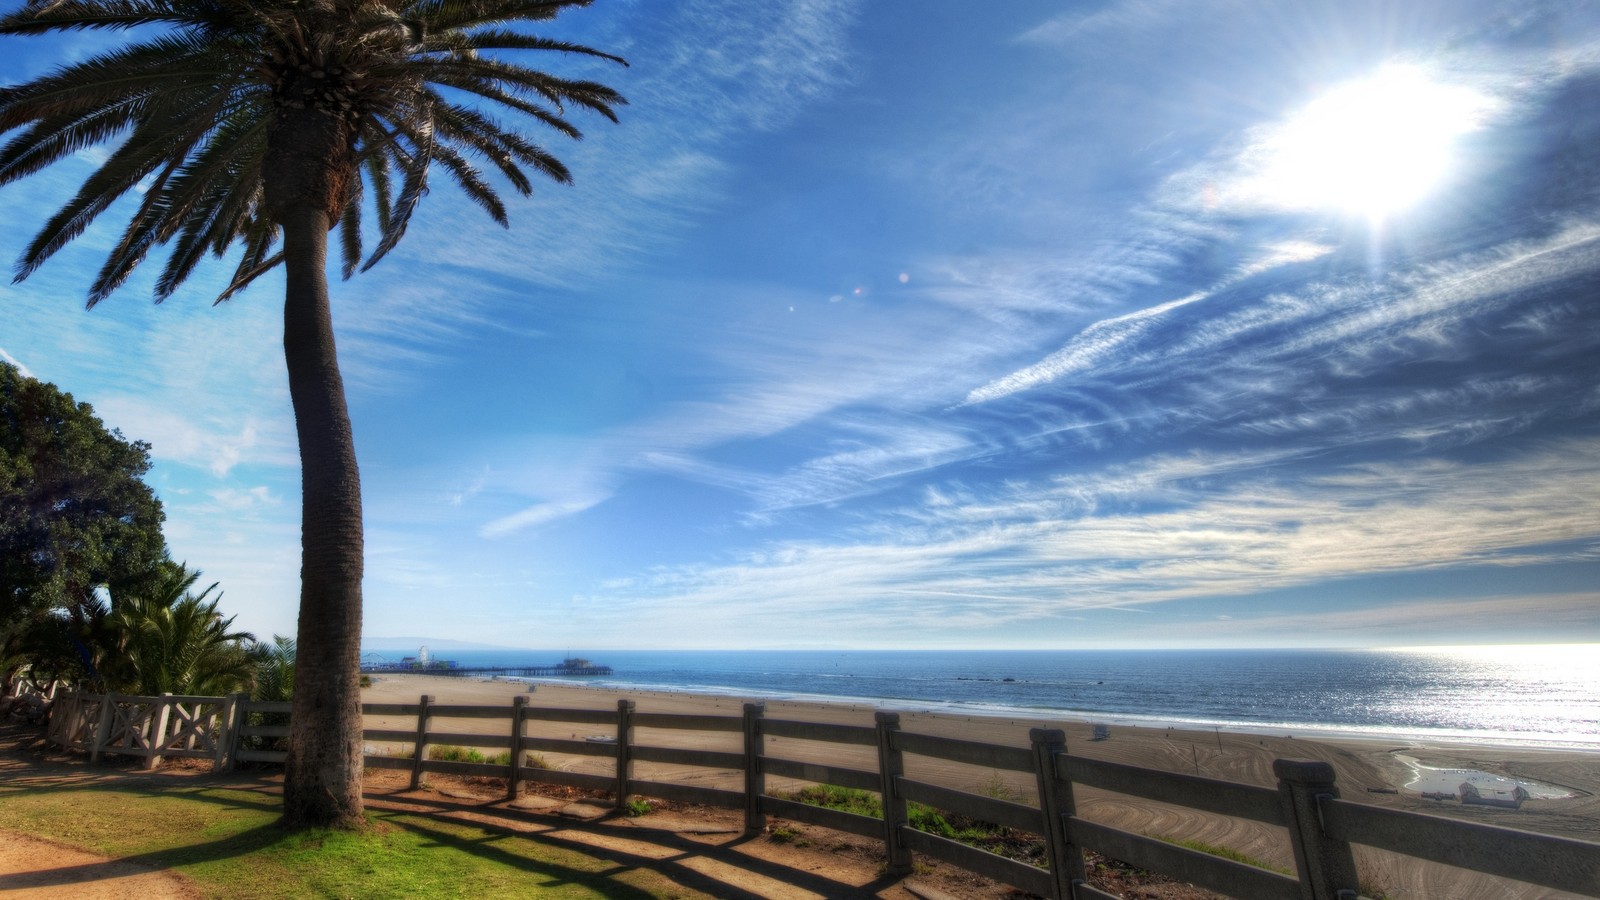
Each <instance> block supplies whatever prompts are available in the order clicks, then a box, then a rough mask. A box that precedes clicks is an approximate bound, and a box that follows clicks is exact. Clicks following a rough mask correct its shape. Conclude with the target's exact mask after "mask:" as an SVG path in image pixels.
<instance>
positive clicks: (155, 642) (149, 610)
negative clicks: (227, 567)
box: [98, 560, 255, 697]
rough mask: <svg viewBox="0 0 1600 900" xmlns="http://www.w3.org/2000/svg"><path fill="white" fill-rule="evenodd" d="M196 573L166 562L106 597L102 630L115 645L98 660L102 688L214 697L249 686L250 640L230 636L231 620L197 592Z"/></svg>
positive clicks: (216, 601) (236, 634)
mask: <svg viewBox="0 0 1600 900" xmlns="http://www.w3.org/2000/svg"><path fill="white" fill-rule="evenodd" d="M199 579H200V573H199V572H198V571H196V570H191V569H189V568H188V567H187V566H185V565H183V564H181V563H175V562H172V561H171V560H164V561H163V562H162V563H161V564H159V565H158V566H157V570H156V572H155V573H154V577H152V578H150V579H147V580H146V582H145V585H144V586H143V588H142V589H140V590H133V591H127V592H124V593H122V594H120V595H119V594H118V593H117V592H115V591H114V592H113V593H112V595H111V614H110V616H109V621H108V624H109V626H110V628H109V629H108V631H107V632H106V633H107V634H108V635H109V637H110V638H111V640H112V641H114V645H113V646H111V647H107V648H104V649H105V651H106V652H104V653H103V654H102V656H101V658H100V660H99V662H98V665H99V668H100V672H101V674H102V676H103V678H104V679H105V683H106V686H107V687H108V688H110V689H111V690H115V691H119V692H122V693H129V694H138V695H140V696H146V697H152V696H156V695H159V694H164V693H166V694H200V695H205V696H219V695H222V694H227V693H230V692H232V691H236V690H238V689H239V688H240V687H243V686H245V685H246V684H248V683H249V681H250V678H251V676H252V674H253V673H254V671H255V660H254V659H253V658H252V657H251V654H250V648H251V645H252V644H254V643H255V636H254V635H252V634H250V633H248V632H244V631H232V630H231V629H232V627H233V617H231V616H230V617H228V618H223V616H222V613H221V612H220V611H219V610H218V608H217V607H218V604H219V602H220V601H221V599H222V597H221V595H220V594H218V595H217V597H216V598H213V599H210V600H209V601H208V600H207V598H208V597H210V596H211V592H212V591H214V590H216V589H217V585H216V584H215V583H213V584H212V585H211V586H210V587H208V588H206V589H205V590H203V591H201V592H200V593H198V594H196V593H194V585H195V582H197V581H199Z"/></svg>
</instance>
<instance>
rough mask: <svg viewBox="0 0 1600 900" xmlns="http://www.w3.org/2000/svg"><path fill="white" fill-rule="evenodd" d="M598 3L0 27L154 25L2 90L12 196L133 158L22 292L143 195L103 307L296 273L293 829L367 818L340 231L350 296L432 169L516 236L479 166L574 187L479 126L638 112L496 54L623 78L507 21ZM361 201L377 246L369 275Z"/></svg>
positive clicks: (47, 2) (27, 266)
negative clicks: (53, 178) (221, 270)
mask: <svg viewBox="0 0 1600 900" xmlns="http://www.w3.org/2000/svg"><path fill="white" fill-rule="evenodd" d="M589 2H590V0H29V2H28V3H27V4H26V5H25V6H24V7H23V8H22V9H21V10H19V11H17V12H13V13H11V14H9V15H6V16H4V17H0V34H38V33H46V32H51V31H65V30H72V29H87V28H108V29H130V28H134V27H140V26H153V27H155V28H156V29H157V30H158V33H157V34H156V35H155V36H153V37H151V38H149V39H148V40H145V41H144V42H142V43H132V44H130V45H128V46H125V47H123V48H121V49H117V50H113V51H110V52H107V53H103V54H101V55H99V56H95V57H92V58H90V59H87V60H85V61H82V62H78V63H75V64H72V65H69V66H65V67H63V68H60V69H57V70H56V71H54V72H51V73H49V74H47V75H44V76H42V77H40V78H36V79H34V80H32V81H30V82H27V83H25V84H21V85H15V86H12V87H8V88H5V89H3V90H0V132H4V133H12V132H14V136H13V137H12V138H11V139H10V141H9V142H7V143H6V144H5V146H4V147H0V185H4V184H7V183H10V182H12V181H16V180H17V179H20V178H23V177H25V176H27V175H29V174H32V173H34V172H37V171H39V170H40V169H42V168H44V167H46V166H48V165H50V164H51V163H54V162H56V161H58V160H60V159H63V158H66V157H69V156H72V155H73V154H75V153H77V152H78V151H80V150H82V149H84V148H85V147H89V146H92V145H95V144H98V143H102V142H108V141H120V143H118V144H117V145H116V147H115V149H114V150H112V151H111V153H110V155H109V157H108V158H107V159H106V160H105V162H104V163H102V164H101V165H100V166H99V168H98V169H97V170H96V171H95V172H94V173H93V174H91V175H90V176H89V177H88V179H87V180H85V182H84V183H83V186H82V188H80V189H79V191H78V192H77V194H76V195H75V196H73V197H72V198H71V199H70V200H68V201H67V203H66V205H65V206H63V207H62V208H61V210H60V211H59V212H57V213H56V214H55V215H54V216H53V217H52V218H51V219H50V220H49V221H48V222H47V223H46V224H45V225H44V227H43V229H42V230H41V231H40V232H39V233H38V235H37V236H36V237H34V239H33V241H32V242H31V243H30V244H29V245H28V247H27V248H26V249H25V250H24V251H23V254H22V257H21V258H20V259H19V261H18V263H17V269H16V277H17V279H18V280H20V279H22V278H26V277H27V276H28V275H29V274H30V273H31V272H33V271H34V270H35V269H36V268H38V266H39V265H41V264H42V263H44V261H45V260H46V259H48V258H49V257H50V256H51V255H52V254H53V253H55V252H56V251H57V250H59V249H60V248H61V247H62V246H64V245H65V244H67V243H68V242H70V241H71V240H72V239H73V238H75V237H77V236H78V235H80V234H82V233H83V231H84V229H85V228H87V227H88V225H89V224H90V223H91V222H92V221H93V220H94V219H95V218H96V217H97V216H99V215H100V214H101V213H102V212H104V211H105V210H106V209H107V208H109V207H110V206H111V205H112V203H113V201H116V200H117V199H119V198H123V197H125V196H126V195H128V194H129V192H130V191H134V189H135V188H138V189H139V190H140V191H142V197H128V202H129V203H130V204H132V207H133V212H132V216H131V219H130V221H129V223H128V226H127V228H126V229H125V230H124V232H123V234H122V237H121V239H120V240H119V241H118V242H117V243H116V244H115V245H114V246H113V247H112V249H111V252H110V254H109V255H108V256H107V258H106V261H105V263H104V265H103V266H102V267H101V269H100V271H99V273H98V274H97V275H96V276H95V278H94V281H93V282H92V284H91V285H90V288H89V305H90V306H91V307H92V306H93V305H94V304H96V303H98V302H99V301H100V300H102V299H104V298H105V297H106V296H107V295H108V294H110V293H111V292H112V291H113V290H115V289H116V288H117V287H118V286H119V285H121V284H122V283H123V282H124V281H125V280H126V279H127V277H128V275H129V274H130V273H131V272H132V270H133V269H134V268H135V267H136V266H137V265H138V264H139V263H140V262H141V261H143V260H144V258H145V256H146V255H147V253H148V252H149V251H150V250H151V249H152V248H153V247H155V246H157V245H170V247H171V253H170V255H169V257H168V259H167V262H166V265H165V267H164V268H163V270H162V271H161V274H160V276H159V278H158V279H157V280H156V286H155V294H156V300H157V301H158V302H159V301H160V300H162V299H164V298H166V297H167V296H169V295H171V294H172V293H173V292H174V291H175V290H177V288H178V286H179V285H180V284H181V283H182V282H183V281H184V280H185V279H186V278H187V277H188V276H189V274H190V273H191V272H193V271H194V268H195V266H196V264H197V263H198V262H199V261H200V260H201V259H202V258H203V257H204V256H205V255H206V254H207V253H211V254H213V255H217V256H224V255H227V254H228V252H229V251H230V249H231V248H233V247H234V246H235V245H237V247H238V250H239V253H238V256H239V260H238V265H237V267H236V268H235V270H234V275H233V278H232V281H231V282H230V283H229V284H228V286H227V288H226V289H225V290H224V291H223V292H222V295H221V297H219V298H218V299H219V301H220V300H223V299H227V298H228V297H230V296H232V295H233V294H234V293H236V292H237V291H238V290H240V289H242V288H243V287H245V286H246V285H248V284H250V283H251V282H252V281H254V280H255V279H256V278H258V277H260V276H261V275H262V274H263V273H264V272H267V271H269V270H271V269H273V268H274V267H276V266H278V265H279V264H282V265H283V267H284V270H285V296H284V335H283V345H284V359H285V362H286V364H287V369H288V374H289V392H290V399H291V402H292V403H293V406H294V414H295V425H296V431H297V434H298V438H299V443H300V465H301V490H302V502H301V516H302V527H301V553H302V556H301V592H300V620H299V626H298V629H297V640H296V643H297V645H298V649H299V654H298V659H297V665H296V672H295V675H296V685H295V694H294V704H295V706H294V733H293V735H292V736H291V738H290V749H289V761H288V765H287V771H286V775H285V783H284V822H285V824H287V825H291V826H306V825H335V826H347V827H358V826H359V825H360V824H361V822H362V819H361V746H362V742H361V707H360V694H359V688H358V685H357V679H358V672H359V665H360V636H361V574H362V530H361V489H360V477H359V474H358V472H357V469H356V456H355V445H354V442H353V439H352V437H351V433H350V419H349V414H348V412H347V409H346V406H345V397H344V386H343V382H342V380H341V378H340V375H339V367H338V360H337V358H336V355H335V351H334V339H333V325H332V319H331V316H330V311H329V306H328V281H327V274H326V260H327V246H328V233H329V232H330V231H331V230H332V229H333V228H335V227H338V228H339V234H340V241H339V243H340V247H341V250H342V256H343V263H344V275H345V277H347V278H348V277H349V276H350V275H351V274H352V273H354V272H355V271H356V269H357V267H360V268H361V269H362V270H363V271H364V270H365V269H367V268H370V267H371V266H372V265H373V264H374V263H376V262H377V261H378V260H379V259H381V258H382V257H383V256H384V255H385V254H387V253H388V252H389V251H390V250H391V249H392V248H393V247H394V246H395V244H396V243H397V242H398V241H399V240H400V238H401V236H402V235H403V234H404V233H405V229H406V225H407V223H408V222H409V221H410V219H411V215H412V213H413V211H414V210H415V208H416V206H417V203H418V201H420V200H421V198H422V196H423V194H424V193H425V192H426V189H427V176H428V174H429V172H430V171H431V170H432V168H433V167H434V166H435V165H437V166H438V167H439V168H441V169H443V170H444V171H445V172H446V173H448V174H449V175H450V177H451V179H452V180H453V181H454V182H455V183H456V184H457V185H458V186H459V187H460V188H461V189H462V190H463V191H465V192H466V194H467V195H468V196H469V197H470V198H472V200H474V201H475V202H476V203H477V204H478V205H479V206H481V207H482V208H483V209H484V210H485V211H486V212H487V213H488V214H489V215H490V216H491V217H493V218H494V219H495V221H497V222H500V223H501V224H502V225H504V224H506V211H505V207H504V204H503V203H502V202H501V200H500V198H499V196H498V194H497V193H496V190H495V188H494V187H493V186H491V185H490V183H489V182H488V181H486V180H485V177H484V175H483V173H482V172H480V171H479V170H478V169H477V168H476V167H475V166H474V165H473V164H472V162H470V161H469V157H476V158H477V159H479V160H481V161H484V162H487V163H488V164H489V165H490V166H491V167H493V168H494V169H495V170H497V171H498V172H499V173H500V174H501V175H502V176H503V177H504V180H505V182H506V183H507V184H509V185H510V186H511V187H512V188H513V189H514V190H516V191H517V192H518V193H520V194H524V195H526V194H528V193H530V192H531V190H532V185H531V184H530V182H529V179H528V175H527V170H532V171H534V172H538V173H542V174H544V175H546V176H549V177H550V178H553V179H554V180H556V181H559V182H566V181H569V180H570V175H569V174H568V172H567V170H566V168H565V167H564V166H563V165H562V164H561V163H560V161H558V160H557V159H556V158H555V157H553V156H551V155H550V154H549V153H548V152H546V151H545V150H544V149H543V148H541V147H539V146H537V145H536V144H533V143H532V142H530V141H528V140H527V139H525V138H523V137H522V136H521V135H519V134H518V133H516V132H514V131H512V130H509V129H508V128H506V127H504V126H502V125H501V124H500V123H498V122H497V121H495V120H494V119H492V118H490V116H489V115H488V114H487V113H486V112H484V111H483V110H484V109H487V108H497V109H503V110H506V111H510V112H514V113H520V114H523V115H525V116H527V117H530V118H532V119H533V120H535V121H537V122H540V123H543V124H544V125H546V126H549V127H551V128H554V129H555V130H556V131H557V132H558V133H560V134H562V135H565V136H568V137H573V138H576V137H579V132H578V130H577V128H575V127H574V126H573V125H572V124H571V123H570V122H568V121H567V119H566V114H567V110H568V109H569V108H573V107H577V108H583V109H588V110H591V111H593V112H596V113H599V114H600V115H603V116H605V117H606V118H607V119H610V120H612V121H615V120H616V115H615V112H614V111H613V108H614V107H616V106H618V105H620V104H622V103H624V102H625V101H624V100H623V99H622V97H621V96H619V95H618V94H617V93H616V92H615V91H613V90H611V89H610V88H607V87H605V86H604V85H600V84H596V83H594V82H591V81H583V80H571V79H564V78H558V77H555V76H553V75H550V74H547V73H545V72H542V71H539V70H537V69H533V68H529V67H526V66H523V65H519V64H516V63H512V62H508V61H505V60H502V59H499V58H497V57H496V56H495V55H493V54H492V53H490V52H486V51H502V50H520V51H551V52H557V53H564V54H579V55H583V56H589V57H599V58H602V59H606V60H612V61H615V62H618V63H622V62H623V61H622V60H621V59H620V58H618V57H615V56H611V55H609V54H605V53H601V52H600V51H598V50H594V49H591V48H589V47H584V46H581V45H578V44H572V43H567V42H563V41H557V40H553V39H550V38H546V37H541V36H538V35H534V34H531V33H528V32H526V31H525V30H521V31H519V30H516V29H515V28H514V27H513V26H519V25H523V24H525V23H530V22H539V21H544V20H549V19H553V18H554V17H555V16H556V15H557V14H558V13H560V12H562V11H564V10H565V9H566V8H568V7H575V6H587V5H588V4H589ZM624 64H625V63H624ZM368 197H370V199H371V201H372V204H371V205H372V209H373V212H374V214H375V218H376V223H375V224H376V231H377V234H378V242H377V244H376V246H375V247H374V248H373V250H372V252H371V253H370V254H369V255H367V256H366V259H365V261H364V262H363V260H362V256H363V249H362V222H361V218H362V211H363V207H364V205H365V203H364V199H365V198H368ZM280 241H281V245H280Z"/></svg>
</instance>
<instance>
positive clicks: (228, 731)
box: [211, 694, 239, 772]
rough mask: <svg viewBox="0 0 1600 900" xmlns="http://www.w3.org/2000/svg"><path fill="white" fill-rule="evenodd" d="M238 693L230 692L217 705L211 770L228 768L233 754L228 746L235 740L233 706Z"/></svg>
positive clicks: (212, 734)
mask: <svg viewBox="0 0 1600 900" xmlns="http://www.w3.org/2000/svg"><path fill="white" fill-rule="evenodd" d="M238 697H239V695H238V694H229V695H227V696H225V697H223V698H222V703H221V704H220V705H218V706H217V720H216V727H215V728H213V729H212V733H211V771H213V772H221V771H224V770H226V769H227V768H228V765H229V761H230V760H231V759H232V757H233V754H232V753H231V752H229V751H230V748H229V746H228V744H229V742H231V741H232V740H233V725H232V719H233V707H234V704H235V703H236V702H238Z"/></svg>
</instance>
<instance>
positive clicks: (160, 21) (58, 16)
mask: <svg viewBox="0 0 1600 900" xmlns="http://www.w3.org/2000/svg"><path fill="white" fill-rule="evenodd" d="M205 9H206V7H205V5H204V4H199V3H169V2H163V0H54V2H49V3H39V2H32V3H29V4H28V5H27V6H25V7H23V8H22V9H19V10H17V11H16V12H13V13H9V14H7V15H5V16H3V17H0V34H43V33H45V32H49V31H70V30H77V29H87V28H113V29H120V28H136V27H138V26H141V25H196V24H203V23H206V22H207V21H209V19H208V17H206V16H204V15H202V13H203V12H204V11H205Z"/></svg>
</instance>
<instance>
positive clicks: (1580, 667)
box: [379, 644, 1600, 751]
mask: <svg viewBox="0 0 1600 900" xmlns="http://www.w3.org/2000/svg"><path fill="white" fill-rule="evenodd" d="M379 652H380V653H381V654H382V655H383V656H384V657H386V658H388V659H390V660H395V659H397V657H398V654H397V653H395V651H393V650H382V651H379ZM409 652H410V653H412V654H414V653H415V652H416V648H411V650H410V651H409ZM432 655H433V657H435V658H446V659H451V660H454V661H456V662H457V663H458V664H459V665H462V666H491V665H498V666H526V665H552V664H554V663H556V662H558V661H560V660H561V659H562V658H564V657H566V656H568V655H581V656H584V657H586V658H588V659H590V660H592V661H593V662H594V663H596V664H598V665H606V666H610V667H612V669H613V674H612V675H610V676H604V677H586V678H581V679H566V680H570V681H576V682H581V683H584V684H593V685H597V686H605V687H611V688H618V689H622V690H629V689H632V690H655V691H680V692H694V693H707V694H719V695H727V696H739V697H750V698H755V699H761V698H773V699H798V700H828V701H835V702H848V703H861V704H869V705H873V706H877V707H881V708H888V709H906V710H910V709H917V710H933V711H941V712H948V713H961V714H965V715H991V716H1006V715H1012V716H1027V717H1036V718H1043V719H1052V718H1054V719H1059V720H1067V721H1079V722H1082V721H1091V722H1097V723H1106V724H1126V725H1147V726H1157V727H1164V726H1173V727H1182V728H1205V729H1210V728H1221V729H1223V730H1225V731H1242V732H1249V733H1260V734H1280V735H1285V734H1292V735H1295V736H1298V737H1317V736H1324V737H1337V736H1348V737H1362V738H1372V739H1379V740H1392V741H1397V742H1400V743H1405V742H1407V741H1435V742H1439V741H1444V742H1488V743H1496V744H1513V745H1521V746H1546V747H1561V748H1570V749H1585V750H1595V751H1600V645H1592V644H1591V645H1558V646H1548V645H1544V646H1532V645H1528V646H1503V647H1443V648H1426V649H1422V648H1418V649H1396V650H1067V651H1044V650H1038V651H1007V652H1002V651H859V650H852V651H732V650H729V651H637V650H618V651H598V650H597V651H585V652H583V653H579V654H572V653H568V652H565V651H540V650H460V651H434V652H433V653H432ZM531 680H533V681H540V680H544V679H531Z"/></svg>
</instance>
